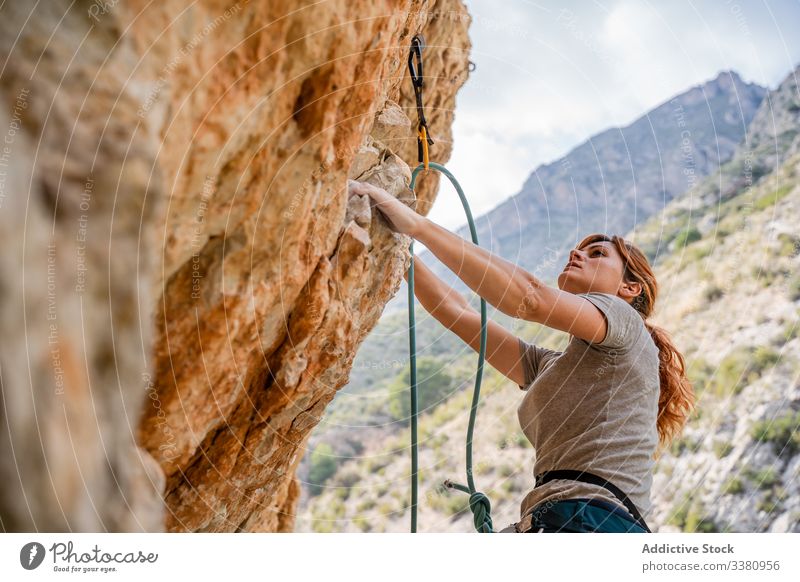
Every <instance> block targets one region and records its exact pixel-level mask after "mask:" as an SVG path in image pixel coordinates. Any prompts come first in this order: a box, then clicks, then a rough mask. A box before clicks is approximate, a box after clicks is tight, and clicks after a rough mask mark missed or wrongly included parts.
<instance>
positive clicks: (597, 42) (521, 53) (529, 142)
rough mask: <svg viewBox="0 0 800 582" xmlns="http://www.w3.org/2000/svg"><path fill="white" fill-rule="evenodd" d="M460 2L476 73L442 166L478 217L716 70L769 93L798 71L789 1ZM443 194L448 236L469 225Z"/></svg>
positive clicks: (438, 208)
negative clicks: (585, 145) (467, 16)
mask: <svg viewBox="0 0 800 582" xmlns="http://www.w3.org/2000/svg"><path fill="white" fill-rule="evenodd" d="M466 3H467V7H468V9H469V11H470V13H471V14H472V16H473V22H472V25H471V27H470V37H471V39H472V43H473V49H472V53H471V55H470V60H472V61H473V62H474V63H476V67H477V68H476V70H475V71H474V72H473V73H472V74H471V76H470V79H469V80H468V81H467V83H466V84H465V86H464V87H463V88H462V90H461V92H460V93H459V95H458V96H457V99H456V115H455V120H454V124H453V136H454V137H453V139H454V146H453V155H452V158H451V160H450V162H449V163H448V168H449V169H450V170H451V171H453V173H454V174H455V176H456V178H458V179H459V181H460V182H461V184H462V186H463V187H464V190H465V193H466V195H467V198H468V199H469V201H470V205H471V206H472V208H473V214H475V215H476V216H477V215H479V214H482V213H484V212H486V211H488V210H490V209H491V208H493V207H495V206H497V205H498V204H500V203H501V202H502V201H503V200H504V199H506V198H508V197H509V196H512V195H514V194H516V193H517V192H518V191H519V189H520V188H521V186H522V184H523V183H524V181H525V180H526V179H527V177H528V176H529V175H530V173H531V172H532V171H533V170H534V169H536V167H538V166H539V165H541V164H545V163H549V162H552V161H554V160H556V159H558V158H560V157H561V156H563V155H564V154H566V153H567V152H568V151H569V150H570V149H572V148H573V147H575V146H577V145H579V144H580V143H581V142H583V141H585V140H586V139H588V138H589V137H591V136H592V135H594V134H596V133H598V132H600V131H603V130H604V129H607V128H609V127H614V126H624V125H628V124H629V123H631V122H632V121H634V120H635V119H637V118H638V117H640V116H641V115H643V114H644V113H646V112H647V111H648V110H650V109H652V108H654V107H656V106H658V105H660V104H661V103H663V102H665V101H667V100H669V99H670V98H671V97H673V96H674V95H676V94H678V93H681V92H683V91H685V90H687V89H689V88H690V87H691V86H693V85H698V84H701V83H704V82H705V81H707V80H709V79H712V78H714V77H716V75H717V74H718V73H719V72H720V71H722V70H728V69H733V70H736V71H737V72H738V73H739V74H740V75H741V76H742V78H744V79H745V80H746V81H755V82H758V83H760V84H762V85H769V86H770V87H775V86H776V85H777V84H778V82H780V81H781V80H782V79H783V77H785V75H786V74H787V73H788V72H789V71H790V70H791V69H792V68H793V67H794V66H796V65H797V63H798V62H800V35H797V34H795V33H794V26H793V24H794V23H796V22H798V21H800V4H798V3H797V2H792V1H791V0H786V1H783V2H764V1H758V2H756V1H746V0H725V1H723V2H704V3H696V2H693V1H691V0H686V1H684V2H663V3H654V2H646V1H640V0H637V1H635V2H634V1H633V0H619V1H616V2H610V3H607V4H600V3H599V2H591V3H590V2H585V1H579V0H573V1H572V2H561V1H559V2H556V1H553V2H538V3H532V2H527V1H522V0H506V1H505V2H504V3H503V8H502V10H498V9H497V6H496V4H495V3H494V2H493V1H492V0H466ZM432 156H433V157H432V159H433V160H434V161H435V160H436V146H434V147H433V150H432ZM445 182H446V181H445ZM443 184H444V182H443ZM445 188H447V187H446V186H443V188H442V191H441V194H440V196H439V198H438V199H437V201H436V203H435V204H434V207H433V209H432V210H431V213H430V215H429V216H430V218H431V219H432V220H434V221H435V222H437V223H439V224H442V225H443V226H445V227H447V228H450V229H456V228H458V227H459V226H461V225H463V224H465V222H466V220H465V218H464V217H463V216H464V215H463V211H462V210H461V203H460V201H459V199H458V196H456V195H455V193H453V192H448V191H447V190H446V189H445Z"/></svg>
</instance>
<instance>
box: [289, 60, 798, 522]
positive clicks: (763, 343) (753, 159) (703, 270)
mask: <svg viewBox="0 0 800 582" xmlns="http://www.w3.org/2000/svg"><path fill="white" fill-rule="evenodd" d="M798 76H800V68H798V69H795V70H794V71H792V73H791V74H790V75H788V76H787V78H786V79H785V80H784V81H783V82H782V83H780V85H779V86H778V87H777V88H776V89H774V90H772V91H770V92H769V94H768V95H767V96H766V98H765V99H763V101H762V103H761V105H760V106H759V107H758V108H757V110H755V111H753V114H752V115H750V123H749V124H748V125H747V126H746V128H745V130H744V131H743V133H742V138H741V140H740V141H739V143H738V144H736V145H735V146H734V147H731V148H730V149H729V150H728V153H727V154H726V156H724V157H723V156H722V155H720V156H719V157H718V158H717V159H718V160H722V159H724V160H725V161H722V162H721V163H720V164H719V165H718V167H717V169H716V170H715V171H714V172H713V175H709V176H707V177H706V178H705V179H702V180H698V181H697V182H696V183H695V184H693V185H692V187H691V188H690V189H688V190H687V191H686V192H684V193H683V194H678V195H675V196H674V198H673V199H672V200H671V201H668V202H666V203H665V204H664V207H663V208H662V209H661V210H660V211H659V212H658V213H656V214H654V215H652V216H651V217H649V218H648V219H647V220H643V221H642V222H640V223H637V224H634V225H632V226H631V228H630V229H629V230H627V231H621V232H622V234H624V235H625V236H626V238H629V239H633V238H635V239H636V241H637V242H638V243H639V244H641V245H643V246H646V247H647V248H649V249H650V251H651V252H654V253H655V257H657V259H658V260H657V262H656V265H655V271H656V275H657V277H658V279H659V282H660V289H661V291H660V294H659V297H658V300H657V302H656V313H655V315H654V318H653V322H654V323H655V324H656V325H659V326H662V327H664V328H665V329H667V331H668V332H669V333H670V334H671V335H672V338H673V340H674V341H675V342H676V344H677V345H678V346H679V348H680V349H681V351H682V353H683V354H684V356H685V357H686V360H687V369H688V372H689V375H690V377H691V379H692V381H693V384H694V386H695V390H696V392H697V394H698V408H697V410H696V413H695V414H694V415H693V416H692V418H691V419H690V421H689V423H688V424H687V426H686V429H685V431H684V434H683V435H682V436H681V437H680V438H678V439H677V440H676V441H674V443H673V446H672V449H671V451H670V452H669V453H668V454H665V455H664V456H663V457H662V458H661V459H660V460H659V463H658V465H657V467H656V472H655V475H654V484H653V502H654V511H653V513H652V515H651V516H649V517H648V522H649V523H650V525H651V528H652V529H653V530H654V531H659V532H670V531H700V532H711V531H735V532H766V531H773V532H787V531H795V532H797V531H800V480H798V478H797V477H798V475H800V437H798V435H800V383H799V382H798V378H800V274H798V273H800V233H799V232H798V229H797V224H798V223H800V142H799V140H798V129H800V92H799V91H798V84H797V79H798ZM718 79H719V78H718ZM684 109H686V107H685V106H684ZM714 115H715V118H716V116H719V117H720V118H723V117H724V115H721V114H720V112H718V111H717V112H715V114H714ZM690 131H691V132H692V134H694V135H697V132H695V130H694V129H693V128H690ZM693 151H695V150H693ZM597 156H598V159H608V156H607V155H606V154H605V153H604V152H602V151H601V150H599V149H598V150H597ZM665 157H667V156H666V155H665ZM694 159H695V160H697V157H695V158H694ZM666 166H667V164H666V163H665V167H666ZM678 167H679V168H680V166H678ZM684 167H686V166H684ZM695 167H696V166H695ZM637 175H639V174H637ZM529 183H530V181H529ZM542 183H544V180H543V181H542ZM524 191H525V190H523V192H524ZM555 198H557V197H555ZM562 202H563V201H562ZM609 204H610V202H609ZM551 206H552V208H554V209H556V208H559V203H557V202H554V203H553V204H552V205H551ZM496 211H497V210H496ZM496 211H495V212H496ZM686 232H692V233H693V235H692V236H690V237H688V236H680V235H681V233H686ZM526 331H527V330H526ZM442 333H443V334H445V333H446V332H442ZM521 335H525V337H527V338H528V339H530V337H531V334H530V333H524V334H521ZM562 336H563V334H558V333H557V332H555V333H540V334H539V335H538V336H537V337H536V342H537V343H539V344H541V345H545V346H547V347H552V348H555V349H560V348H561V347H563V345H564V344H565V343H566V342H565V338H564V337H562ZM475 361H476V358H475V355H474V354H468V353H466V352H463V351H461V352H457V353H455V354H454V355H453V356H452V357H450V358H449V359H448V361H447V364H448V365H449V366H454V367H459V366H469V365H471V366H472V367H473V369H474V366H475ZM484 387H485V388H484V389H483V390H482V401H481V406H480V408H479V413H478V421H477V431H476V433H475V442H474V443H473V447H474V455H473V458H474V463H475V465H474V466H475V475H476V486H477V487H478V489H479V490H481V491H483V492H485V493H486V494H487V495H488V496H489V498H490V499H491V501H492V514H493V519H494V523H495V525H496V526H498V527H502V526H504V525H507V524H508V523H511V522H512V521H516V519H517V518H518V514H517V511H518V506H519V501H520V499H521V498H522V496H523V495H524V494H525V492H527V491H528V490H529V488H530V486H531V480H532V476H531V468H532V467H531V458H532V453H533V451H532V450H531V449H530V445H529V443H528V442H527V439H525V438H524V436H523V435H522V433H521V431H520V430H519V426H518V422H517V419H516V407H517V406H518V403H519V400H520V392H519V390H518V388H516V387H515V386H512V385H510V382H509V381H508V380H507V379H505V378H503V377H502V376H500V375H499V374H498V373H497V372H495V371H494V370H493V369H492V368H490V367H487V368H486V373H485V377H484ZM470 396H471V390H467V389H465V390H462V391H461V392H460V393H458V394H456V395H455V396H453V397H451V398H450V399H448V400H446V401H445V402H443V403H442V404H441V405H439V406H438V407H436V408H435V409H433V410H432V411H430V412H429V413H427V414H424V415H423V416H422V417H421V419H420V457H419V458H420V461H419V463H420V465H419V466H420V468H421V471H420V509H419V510H420V513H419V524H420V531H464V532H466V531H472V524H471V521H472V516H471V513H470V512H469V510H468V508H467V498H468V496H466V495H464V494H461V493H459V492H447V491H444V490H443V489H442V488H441V482H442V480H443V479H445V478H452V479H454V480H456V481H461V482H463V472H464V468H463V452H464V437H465V433H466V425H467V420H468V414H469V401H470V400H469V399H470ZM314 436H315V435H312V437H314ZM408 443H409V435H408V431H407V430H402V431H399V432H397V431H395V432H394V433H392V434H387V436H386V437H385V438H383V439H380V440H377V439H376V440H373V441H370V442H368V443H366V445H367V446H366V447H365V449H364V450H363V451H362V452H361V453H360V454H358V455H357V456H356V458H353V459H351V460H343V461H341V462H340V466H339V467H338V470H337V471H336V472H335V474H334V475H333V476H332V477H331V478H330V479H329V480H328V482H327V483H326V486H325V490H324V492H323V493H322V494H321V495H320V496H319V497H315V498H312V499H310V500H308V501H306V502H305V503H303V502H301V507H303V508H305V512H304V513H303V514H302V515H299V516H298V518H297V530H298V531H306V530H316V531H322V530H326V529H330V530H334V531H408V518H409V514H408V499H409V489H408V481H409V475H410V462H409V457H410V454H409V449H408Z"/></svg>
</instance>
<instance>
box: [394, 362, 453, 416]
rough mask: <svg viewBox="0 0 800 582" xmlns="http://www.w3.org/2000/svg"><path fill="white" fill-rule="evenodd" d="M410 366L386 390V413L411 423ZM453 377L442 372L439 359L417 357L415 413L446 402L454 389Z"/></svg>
mask: <svg viewBox="0 0 800 582" xmlns="http://www.w3.org/2000/svg"><path fill="white" fill-rule="evenodd" d="M410 381H411V366H410V365H408V366H406V369H405V370H404V371H403V372H402V373H401V374H399V375H398V376H397V377H396V378H395V379H394V381H393V382H392V383H391V385H390V387H389V394H390V396H389V413H390V414H391V415H392V417H393V418H394V419H395V420H402V421H403V422H404V423H408V422H410V421H409V419H410V417H411V395H410V392H409V385H410ZM454 384H455V381H454V379H453V377H452V376H451V375H450V374H449V373H448V372H447V371H446V370H445V369H444V366H443V365H442V363H441V362H440V361H439V359H438V358H434V357H430V356H420V357H418V358H417V410H418V412H420V413H422V412H423V411H425V410H427V409H429V408H433V407H435V406H437V405H438V404H440V403H441V402H443V401H444V400H447V398H448V397H449V396H450V395H451V394H452V392H453V390H454V389H455V386H454Z"/></svg>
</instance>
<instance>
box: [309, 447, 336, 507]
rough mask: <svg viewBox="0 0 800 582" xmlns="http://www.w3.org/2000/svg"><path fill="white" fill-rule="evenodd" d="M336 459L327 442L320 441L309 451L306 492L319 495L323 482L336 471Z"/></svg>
mask: <svg viewBox="0 0 800 582" xmlns="http://www.w3.org/2000/svg"><path fill="white" fill-rule="evenodd" d="M337 466H338V461H337V459H336V457H335V456H334V452H333V447H331V446H330V445H329V444H328V443H321V444H320V445H319V446H317V448H315V449H314V452H312V453H311V468H310V469H309V471H308V480H309V483H308V492H309V494H310V495H312V496H313V495H319V494H320V493H321V492H322V489H323V487H322V486H323V484H324V483H325V481H327V480H328V479H330V478H331V477H332V476H333V474H334V473H336V467H337Z"/></svg>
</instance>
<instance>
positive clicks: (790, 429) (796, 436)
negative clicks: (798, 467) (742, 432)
mask: <svg viewBox="0 0 800 582" xmlns="http://www.w3.org/2000/svg"><path fill="white" fill-rule="evenodd" d="M750 434H751V436H752V437H753V438H754V439H756V440H758V441H761V442H770V443H772V445H773V449H774V450H775V453H776V454H778V455H787V456H791V455H794V454H795V453H796V452H797V451H798V450H800V411H789V412H786V413H785V414H783V415H781V416H778V417H776V418H774V419H765V420H760V421H758V422H756V423H755V424H754V425H753V427H752V429H751V433H750Z"/></svg>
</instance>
